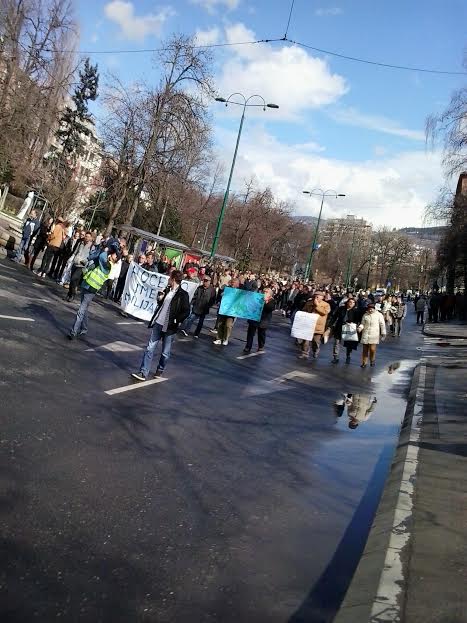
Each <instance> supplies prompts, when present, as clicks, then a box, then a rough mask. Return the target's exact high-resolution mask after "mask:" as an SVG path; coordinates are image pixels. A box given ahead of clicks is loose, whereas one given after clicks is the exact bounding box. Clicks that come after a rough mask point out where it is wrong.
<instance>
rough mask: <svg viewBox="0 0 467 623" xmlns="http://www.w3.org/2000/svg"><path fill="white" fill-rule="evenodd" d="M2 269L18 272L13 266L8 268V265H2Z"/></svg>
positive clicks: (0, 265)
mask: <svg viewBox="0 0 467 623" xmlns="http://www.w3.org/2000/svg"><path fill="white" fill-rule="evenodd" d="M0 268H6V269H7V270H16V268H13V266H7V265H6V264H0Z"/></svg>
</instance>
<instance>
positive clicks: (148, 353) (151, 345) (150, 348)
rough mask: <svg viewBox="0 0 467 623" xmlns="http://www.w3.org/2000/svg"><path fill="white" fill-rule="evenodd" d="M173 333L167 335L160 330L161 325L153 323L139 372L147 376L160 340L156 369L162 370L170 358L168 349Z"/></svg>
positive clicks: (170, 345) (170, 346)
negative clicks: (160, 345) (159, 352)
mask: <svg viewBox="0 0 467 623" xmlns="http://www.w3.org/2000/svg"><path fill="white" fill-rule="evenodd" d="M173 337H174V336H173V335H167V333H164V332H163V331H162V325H160V324H155V325H154V327H153V328H152V331H151V337H150V338H149V342H148V345H147V346H146V350H145V352H144V356H143V361H142V362H141V368H140V372H141V374H143V376H146V377H147V376H149V373H150V371H151V364H152V358H153V357H154V351H155V350H156V347H157V345H158V344H159V342H160V341H161V340H162V353H161V358H160V359H159V365H158V366H157V369H158V370H160V371H161V372H163V371H164V368H165V366H166V363H167V362H168V360H169V358H170V349H171V348H172V341H173Z"/></svg>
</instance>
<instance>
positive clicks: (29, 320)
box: [0, 314, 36, 322]
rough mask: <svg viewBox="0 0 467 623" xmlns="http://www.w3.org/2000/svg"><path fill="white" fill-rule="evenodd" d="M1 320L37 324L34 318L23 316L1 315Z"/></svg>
mask: <svg viewBox="0 0 467 623" xmlns="http://www.w3.org/2000/svg"><path fill="white" fill-rule="evenodd" d="M0 318H5V319H6V320H22V321H23V322H36V321H35V320H34V318H23V317H21V316H4V315H3V314H0Z"/></svg>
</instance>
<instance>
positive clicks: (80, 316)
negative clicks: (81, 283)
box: [70, 290, 95, 336]
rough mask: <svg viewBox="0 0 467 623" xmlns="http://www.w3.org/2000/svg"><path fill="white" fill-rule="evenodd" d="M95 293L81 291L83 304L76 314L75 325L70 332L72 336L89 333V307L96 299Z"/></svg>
mask: <svg viewBox="0 0 467 623" xmlns="http://www.w3.org/2000/svg"><path fill="white" fill-rule="evenodd" d="M94 295H95V292H89V290H81V304H80V306H79V309H78V313H77V314H76V319H75V324H74V325H73V328H72V329H71V331H70V335H73V336H74V335H84V334H85V333H87V332H88V307H89V305H90V303H91V301H92V299H93V298H94Z"/></svg>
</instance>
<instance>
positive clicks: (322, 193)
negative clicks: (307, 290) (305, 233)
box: [303, 188, 345, 281]
mask: <svg viewBox="0 0 467 623" xmlns="http://www.w3.org/2000/svg"><path fill="white" fill-rule="evenodd" d="M303 194H304V195H309V196H310V197H311V196H315V197H321V207H320V209H319V214H318V222H317V223H316V227H315V234H314V236H313V242H312V243H311V249H310V255H309V256H308V261H307V264H306V268H305V281H307V280H308V279H309V277H310V275H312V269H313V254H314V252H315V251H317V250H318V249H317V244H318V233H319V224H320V223H321V214H322V212H323V204H324V198H325V197H335V198H336V199H337V197H345V195H344V194H343V193H337V192H336V191H335V190H321V188H314V189H313V190H304V191H303Z"/></svg>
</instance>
